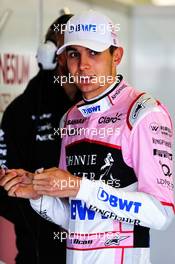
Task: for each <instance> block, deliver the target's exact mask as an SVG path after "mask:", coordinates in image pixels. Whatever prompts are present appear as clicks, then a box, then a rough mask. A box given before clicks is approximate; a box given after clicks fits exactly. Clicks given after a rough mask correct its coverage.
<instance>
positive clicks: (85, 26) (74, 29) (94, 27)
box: [69, 24, 97, 33]
mask: <svg viewBox="0 0 175 264" xmlns="http://www.w3.org/2000/svg"><path fill="white" fill-rule="evenodd" d="M77 31H91V32H96V31H97V25H95V24H77V25H73V24H71V25H70V27H69V33H72V32H77Z"/></svg>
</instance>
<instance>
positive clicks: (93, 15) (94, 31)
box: [57, 11, 119, 54]
mask: <svg viewBox="0 0 175 264" xmlns="http://www.w3.org/2000/svg"><path fill="white" fill-rule="evenodd" d="M71 45H78V46H82V47H85V48H89V49H91V50H94V51H97V52H102V51H104V50H106V49H108V48H109V47H110V46H115V47H119V42H118V39H117V30H116V27H115V25H114V24H113V23H112V21H111V20H110V19H109V18H108V17H106V16H105V15H103V14H100V13H98V12H96V11H87V12H84V13H82V14H80V15H75V16H73V17H72V18H71V19H69V21H68V22H67V24H66V30H65V34H64V45H63V46H62V47H60V48H59V49H58V51H57V54H61V53H62V52H63V51H64V50H65V48H66V47H68V46H71Z"/></svg>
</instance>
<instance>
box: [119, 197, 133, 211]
mask: <svg viewBox="0 0 175 264" xmlns="http://www.w3.org/2000/svg"><path fill="white" fill-rule="evenodd" d="M132 206H133V201H127V200H122V199H119V207H120V210H125V207H126V211H127V212H130V210H131V207H132Z"/></svg>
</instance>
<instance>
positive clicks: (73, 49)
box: [66, 46, 77, 52]
mask: <svg viewBox="0 0 175 264" xmlns="http://www.w3.org/2000/svg"><path fill="white" fill-rule="evenodd" d="M70 50H71V51H77V49H76V48H73V47H71V46H69V47H67V48H66V52H68V51H70Z"/></svg>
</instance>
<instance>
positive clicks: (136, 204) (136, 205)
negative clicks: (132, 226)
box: [134, 202, 142, 214]
mask: <svg viewBox="0 0 175 264" xmlns="http://www.w3.org/2000/svg"><path fill="white" fill-rule="evenodd" d="M134 205H135V208H134V213H136V214H138V212H139V207H140V206H142V204H141V203H138V202H135V203H134Z"/></svg>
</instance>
